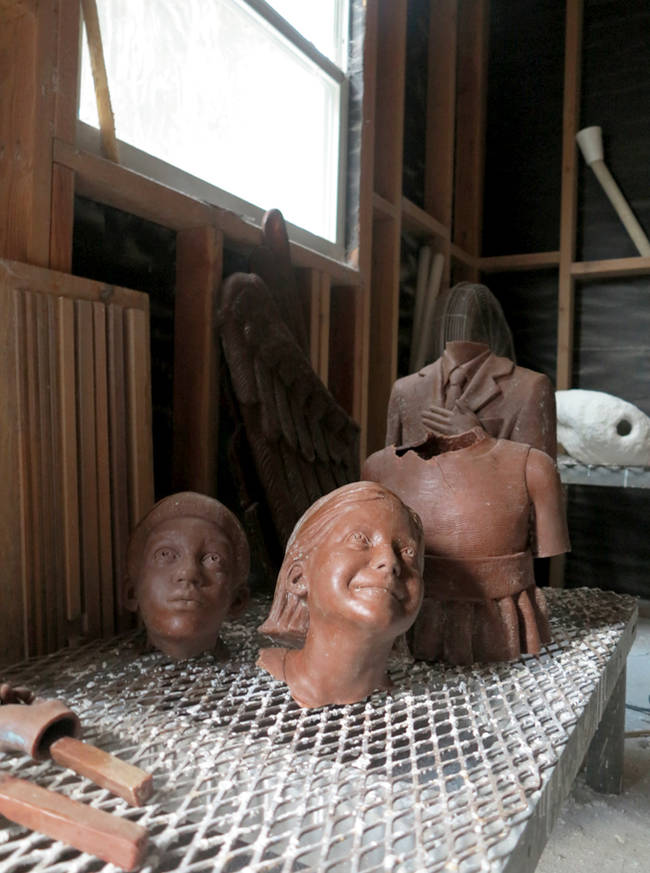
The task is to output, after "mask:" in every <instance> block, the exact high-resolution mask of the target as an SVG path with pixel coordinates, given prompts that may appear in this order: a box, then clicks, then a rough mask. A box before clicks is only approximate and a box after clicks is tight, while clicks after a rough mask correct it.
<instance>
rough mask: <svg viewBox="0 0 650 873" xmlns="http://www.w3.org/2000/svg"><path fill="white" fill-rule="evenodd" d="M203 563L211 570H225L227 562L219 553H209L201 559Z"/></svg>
mask: <svg viewBox="0 0 650 873" xmlns="http://www.w3.org/2000/svg"><path fill="white" fill-rule="evenodd" d="M201 563H202V564H203V566H204V567H207V568H208V569H209V570H223V569H224V566H225V561H224V560H223V558H222V557H221V555H220V554H218V552H208V553H207V554H205V555H203V557H202V558H201Z"/></svg>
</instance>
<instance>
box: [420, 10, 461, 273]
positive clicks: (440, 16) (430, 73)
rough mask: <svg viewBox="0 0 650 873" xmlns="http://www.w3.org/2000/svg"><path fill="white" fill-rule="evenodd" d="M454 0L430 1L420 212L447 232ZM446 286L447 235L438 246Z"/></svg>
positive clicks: (453, 120)
mask: <svg viewBox="0 0 650 873" xmlns="http://www.w3.org/2000/svg"><path fill="white" fill-rule="evenodd" d="M457 28H458V0H430V6H429V57H428V65H427V66H428V70H427V123H426V152H425V170H424V208H425V209H426V211H427V212H428V213H429V214H430V215H433V217H434V218H435V219H437V220H438V221H439V222H440V223H441V224H443V225H444V226H445V227H447V228H451V225H452V220H453V204H454V145H455V131H456V66H457V64H456V60H457V58H456V54H457V43H458V40H457ZM438 248H439V251H440V252H441V254H442V255H443V256H444V259H445V264H444V267H443V275H442V284H443V285H444V286H447V285H449V277H450V270H451V233H450V234H449V237H448V238H447V239H444V240H440V241H439V242H438Z"/></svg>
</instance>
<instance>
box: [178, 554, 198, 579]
mask: <svg viewBox="0 0 650 873" xmlns="http://www.w3.org/2000/svg"><path fill="white" fill-rule="evenodd" d="M199 576H200V574H199V566H198V562H197V561H196V560H195V559H194V558H193V557H192V556H191V555H185V556H184V557H183V559H182V560H181V561H180V562H179V564H178V567H177V569H176V578H177V579H178V580H179V581H181V582H189V583H190V584H192V583H196V582H198V581H199Z"/></svg>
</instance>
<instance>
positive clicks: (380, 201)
mask: <svg viewBox="0 0 650 873" xmlns="http://www.w3.org/2000/svg"><path fill="white" fill-rule="evenodd" d="M372 211H373V215H374V217H375V218H380V219H381V218H393V219H396V218H399V209H398V208H397V206H394V205H393V204H392V203H389V202H388V200H386V199H385V198H384V197H382V196H381V194H377V192H376V191H375V193H374V194H373V195H372Z"/></svg>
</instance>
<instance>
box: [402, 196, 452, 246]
mask: <svg viewBox="0 0 650 873" xmlns="http://www.w3.org/2000/svg"><path fill="white" fill-rule="evenodd" d="M402 227H403V228H404V230H407V231H409V232H410V233H412V234H413V235H414V236H418V237H429V236H432V237H438V238H439V239H443V240H448V239H449V238H450V233H449V228H448V227H445V226H444V224H442V223H441V222H440V221H438V220H437V219H435V218H434V217H433V216H432V215H429V213H428V212H425V210H424V209H421V208H420V207H419V206H417V205H416V204H415V203H413V201H412V200H409V199H408V197H402Z"/></svg>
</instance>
